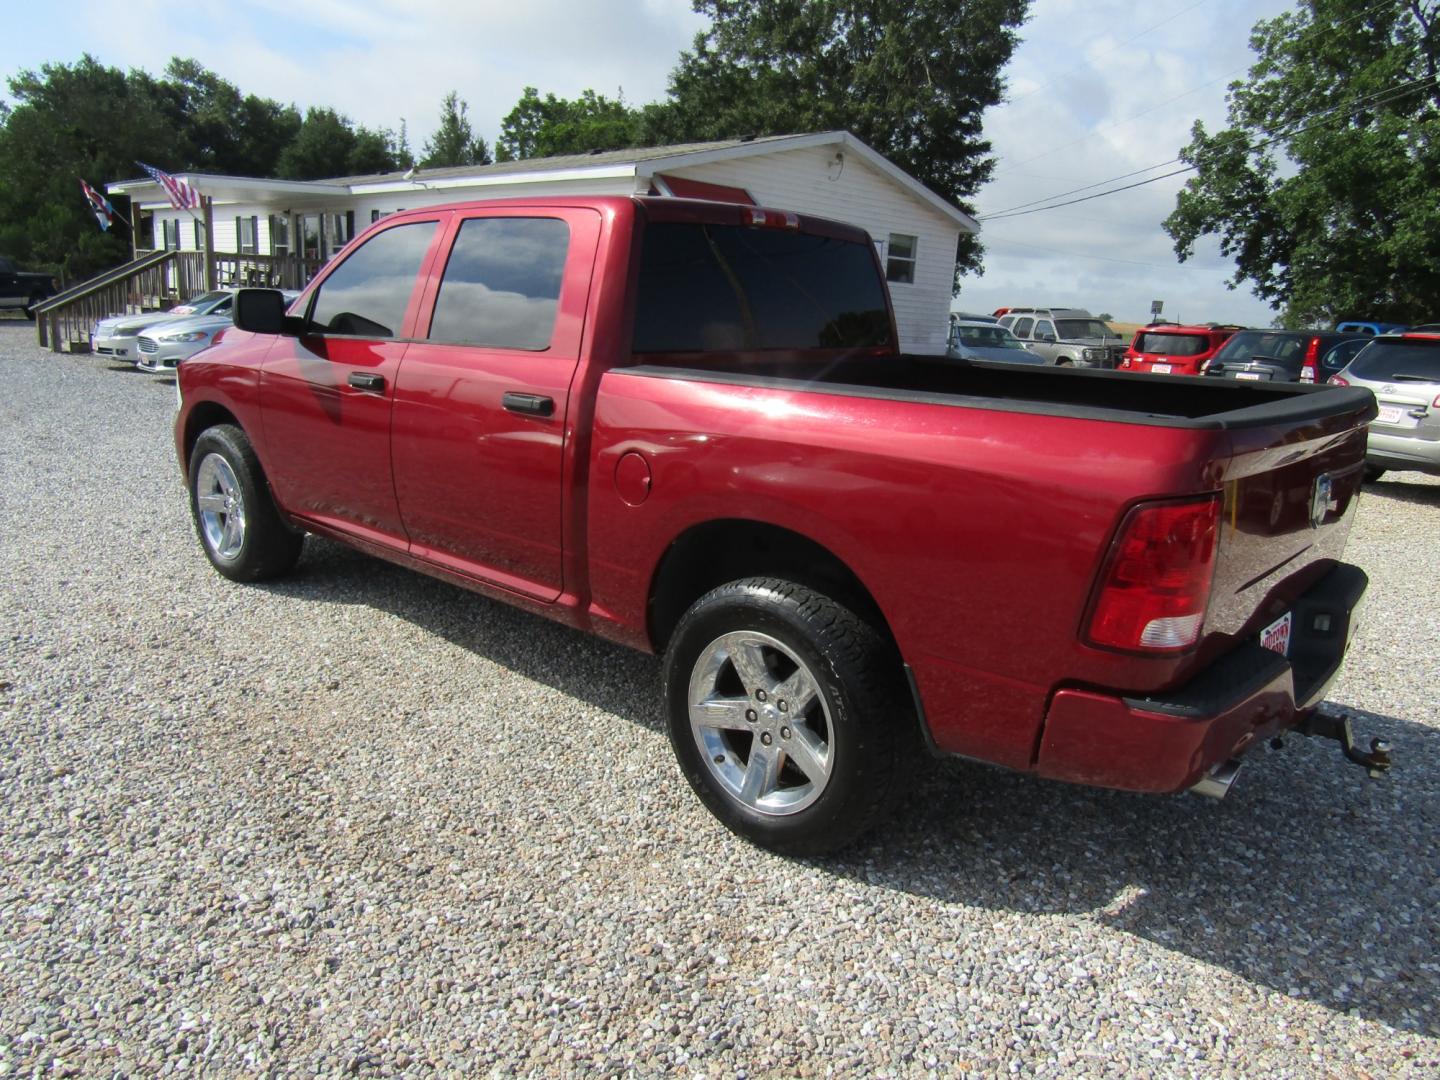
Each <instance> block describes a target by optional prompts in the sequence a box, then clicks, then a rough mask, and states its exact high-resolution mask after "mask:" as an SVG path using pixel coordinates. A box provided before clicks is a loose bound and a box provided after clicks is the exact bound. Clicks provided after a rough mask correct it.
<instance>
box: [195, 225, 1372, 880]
mask: <svg viewBox="0 0 1440 1080" xmlns="http://www.w3.org/2000/svg"><path fill="white" fill-rule="evenodd" d="M234 323H235V327H234V328H233V329H230V330H227V331H226V332H225V333H224V337H223V340H222V341H220V342H219V343H218V344H216V345H214V346H213V347H211V348H209V349H206V350H204V351H202V352H200V353H197V354H196V355H195V356H192V357H190V358H188V359H186V360H185V361H184V362H183V363H182V364H181V365H180V367H179V374H178V380H177V390H178V394H179V398H180V402H179V412H178V415H177V417H176V421H175V443H176V449H177V451H178V454H179V460H180V465H181V467H182V470H183V472H184V475H185V477H186V482H187V484H188V488H189V495H190V502H191V508H192V511H193V515H194V518H195V523H196V526H197V532H198V534H199V539H200V542H201V546H202V548H203V550H204V553H205V555H206V556H207V557H208V558H209V560H210V562H211V563H212V564H213V565H214V567H215V569H216V570H218V571H219V572H220V573H221V574H223V575H225V576H227V577H229V578H232V579H235V580H238V581H255V580H259V579H263V578H269V577H273V576H276V575H279V574H283V573H284V572H286V571H287V570H289V569H290V568H291V567H292V566H293V565H294V563H295V562H296V560H297V558H298V557H299V555H300V552H301V544H302V537H303V534H305V533H314V534H319V535H323V536H327V537H331V538H334V539H337V540H340V541H343V542H345V543H348V544H351V545H354V546H355V547H357V548H360V549H362V550H364V551H366V552H370V553H373V554H374V555H377V556H380V557H382V558H385V559H389V560H392V561H394V562H397V563H401V564H404V565H406V566H410V567H413V568H415V569H418V570H421V571H424V572H425V573H428V574H433V575H436V576H438V577H440V578H443V579H446V580H448V581H451V582H454V583H457V584H459V585H462V586H465V587H466V588H470V589H474V590H476V591H479V592H481V593H483V594H486V595H488V596H491V597H496V598H499V599H501V600H504V601H506V602H509V603H512V604H516V605H519V606H521V607H523V608H525V609H527V610H529V611H532V612H536V613H538V614H541V615H546V616H549V617H551V618H554V619H558V620H560V621H562V622H565V623H567V624H569V625H571V626H574V627H578V628H580V629H582V630H586V631H591V632H594V633H596V634H600V635H603V636H604V637H606V638H610V639H613V640H615V641H618V642H622V643H624V644H626V645H629V646H633V647H635V648H638V649H643V650H649V651H652V652H654V653H656V654H660V655H662V656H663V657H664V698H665V711H666V715H667V717H668V725H669V734H670V740H671V743H672V746H673V748H674V751H675V753H676V755H677V757H678V759H679V761H680V764H681V768H682V769H683V771H684V774H685V776H686V777H687V779H688V780H689V782H690V784H691V785H692V786H693V787H694V789H695V791H696V792H697V794H698V795H699V797H700V798H701V799H702V800H703V802H704V803H705V804H706V806H708V807H709V808H710V810H711V811H712V812H714V813H715V814H716V816H718V817H719V818H720V819H721V820H722V821H723V822H724V823H725V824H726V825H727V826H728V827H730V828H731V829H732V830H734V831H736V832H737V833H739V834H741V835H743V836H746V837H748V838H750V839H752V840H753V841H755V842H757V843H760V844H762V845H765V846H769V847H771V848H774V849H776V850H781V851H785V852H790V853H800V852H816V851H823V850H826V849H830V848H833V847H836V846H839V845H842V844H844V843H846V842H848V841H850V840H852V839H853V838H854V837H855V836H857V835H858V834H859V833H860V832H861V831H863V830H864V829H865V828H866V827H867V826H869V825H870V824H872V823H873V822H874V821H875V820H876V819H877V818H878V816H879V815H880V814H881V813H882V812H883V810H884V809H885V808H886V806H887V805H888V803H889V801H890V797H891V795H892V794H893V793H894V792H895V791H897V790H898V789H899V788H901V787H902V786H904V785H905V783H906V782H907V770H909V769H911V768H913V767H915V765H916V764H917V763H918V761H919V760H920V755H919V753H918V751H920V750H921V749H922V748H924V747H928V748H929V749H930V750H931V751H932V752H936V753H941V754H956V755H964V756H966V757H970V758H979V759H982V760H984V761H988V762H994V763H998V764H1000V765H1003V766H1008V767H1010V768H1012V769H1017V770H1022V771H1025V772H1030V773H1035V774H1038V775H1040V776H1045V777H1053V778H1059V779H1062V780H1068V781H1075V782H1079V783H1083V784H1094V785H1104V786H1108V787H1112V788H1121V789H1127V790H1131V791H1140V792H1156V793H1168V792H1180V791H1185V790H1187V789H1190V788H1195V787H1199V788H1201V789H1203V790H1210V791H1213V790H1215V789H1217V788H1219V789H1221V790H1223V789H1225V788H1226V787H1228V779H1229V777H1230V776H1231V775H1232V772H1231V770H1232V768H1233V767H1232V766H1231V765H1230V764H1229V763H1230V762H1231V760H1232V759H1234V758H1237V757H1238V756H1239V755H1241V754H1242V753H1244V752H1245V751H1246V750H1247V749H1248V748H1250V747H1252V746H1254V745H1256V744H1258V743H1259V742H1260V741H1263V740H1265V739H1268V738H1271V737H1274V736H1276V735H1279V734H1280V733H1282V732H1285V731H1286V730H1287V729H1291V728H1295V727H1297V726H1302V725H1304V724H1305V723H1306V722H1307V719H1308V718H1310V717H1311V715H1312V713H1313V711H1314V710H1315V708H1316V706H1317V705H1318V704H1319V703H1320V701H1321V699H1322V698H1323V696H1324V694H1325V691H1326V688H1327V687H1328V686H1329V685H1330V683H1331V680H1332V679H1333V678H1334V677H1335V675H1336V672H1337V668H1338V666H1339V664H1340V661H1341V657H1342V655H1343V653H1344V651H1345V648H1346V645H1347V643H1348V641H1349V638H1350V635H1351V632H1352V630H1353V628H1354V626H1355V620H1354V612H1355V609H1356V607H1357V605H1358V603H1359V602H1360V599H1361V597H1362V594H1363V593H1364V591H1365V587H1366V578H1365V575H1364V573H1363V572H1362V571H1360V570H1359V569H1357V568H1355V567H1353V566H1350V565H1347V564H1345V563H1344V562H1343V561H1342V560H1341V555H1342V550H1343V548H1344V545H1345V540H1346V535H1347V532H1348V530H1349V527H1350V524H1351V521H1352V518H1353V515H1354V513H1355V507H1356V504H1357V500H1358V498H1359V495H1360V489H1361V479H1362V473H1363V467H1364V456H1365V425H1366V422H1367V421H1368V420H1369V419H1370V418H1371V417H1373V416H1374V415H1375V405H1374V401H1373V398H1372V397H1371V395H1370V394H1369V393H1368V392H1367V391H1364V390H1354V389H1349V388H1343V387H1324V386H1301V385H1297V384H1280V383H1245V382H1235V381H1231V380H1223V381H1222V380H1206V381H1205V382H1203V383H1197V381H1196V380H1194V379H1185V378H1179V377H1172V376H1164V375H1158V376H1157V375H1127V374H1119V373H1114V372H1103V371H1091V370H1081V369H1057V368H1053V367H1039V366H1030V367H1027V366H1021V365H1014V364H1004V363H990V362H983V361H963V360H962V361H957V360H948V359H946V358H944V357H929V356H915V355H905V354H902V353H901V352H900V351H899V349H898V347H897V338H896V333H895V325H894V315H893V312H892V309H891V306H890V300H889V297H888V295H887V293H886V291H885V286H884V276H883V272H882V268H881V267H880V265H879V263H878V261H877V259H876V256H875V253H874V247H873V245H872V244H871V243H870V241H869V238H868V237H867V236H866V235H865V233H864V232H862V231H861V230H859V229H856V228H853V227H850V226H847V225H841V224H837V223H834V222H830V221H824V220H820V219H816V218H810V217H805V216H800V215H797V214H793V213H788V212H783V211H776V210H768V209H759V208H755V207H750V206H735V205H729V204H720V203H708V202H698V201H689V200H683V199H675V198H668V197H664V198H660V197H657V198H650V197H636V198H629V197H593V198H554V199H529V200H515V201H500V202H492V203H470V204H465V205H454V206H446V207H434V208H430V209H425V210H415V211H410V212H406V213H400V214H395V215H392V216H390V217H386V218H384V219H382V220H381V221H380V222H378V223H377V224H375V225H372V226H371V227H370V229H369V230H367V231H366V232H365V233H363V234H362V235H360V236H359V237H357V238H356V239H355V240H354V241H353V242H352V243H351V244H350V245H349V246H348V247H347V248H346V250H345V251H344V252H343V253H341V255H340V256H338V257H337V258H336V259H335V260H334V261H333V262H332V263H331V264H330V265H329V266H327V267H326V268H325V270H324V271H323V272H322V273H321V275H320V276H319V277H317V279H316V280H315V281H314V282H313V283H312V284H311V285H310V286H309V288H308V289H307V290H306V291H305V292H304V293H303V294H302V295H301V297H300V298H299V299H298V300H297V301H295V302H294V303H293V304H291V305H290V306H289V309H288V311H287V310H286V308H285V307H284V302H283V301H282V299H281V297H280V294H279V293H276V292H271V291H267V290H241V291H240V292H239V293H238V294H237V298H236V302H235V309H234ZM403 662H404V661H403V658H398V659H397V663H403ZM576 722H577V723H581V722H582V721H580V720H578V719H577V721H576ZM572 735H573V733H572ZM565 737H569V736H565Z"/></svg>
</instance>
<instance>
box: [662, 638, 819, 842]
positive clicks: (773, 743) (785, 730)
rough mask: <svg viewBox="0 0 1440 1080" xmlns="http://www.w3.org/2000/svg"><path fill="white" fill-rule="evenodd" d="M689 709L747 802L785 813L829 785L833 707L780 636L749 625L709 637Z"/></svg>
mask: <svg viewBox="0 0 1440 1080" xmlns="http://www.w3.org/2000/svg"><path fill="white" fill-rule="evenodd" d="M689 709H690V733H691V735H692V736H693V738H694V740H695V744H696V746H697V748H698V749H699V751H700V755H701V760H702V761H703V762H704V764H705V767H706V769H708V770H709V772H710V774H711V776H712V777H713V778H714V779H715V781H717V782H718V784H719V785H720V787H721V788H722V789H723V790H724V791H725V792H726V793H727V794H728V795H729V796H730V797H731V798H732V799H734V800H735V801H736V802H738V803H739V804H740V805H741V806H744V807H745V808H747V809H749V810H753V811H755V812H757V813H761V814H767V815H771V816H775V817H780V816H784V815H787V814H796V813H799V812H800V811H801V810H804V809H805V808H806V807H808V806H810V804H812V803H813V802H815V800H816V799H818V798H819V797H820V795H821V793H822V792H824V790H825V786H826V785H827V784H828V783H829V781H830V775H831V771H832V768H833V765H834V753H833V731H834V729H833V727H832V724H831V717H830V709H829V706H828V705H827V703H826V701H825V696H824V694H822V693H821V691H820V684H819V682H818V681H817V680H816V678H815V676H814V675H813V674H812V673H811V672H810V669H809V668H808V667H806V665H805V663H804V661H803V660H801V659H800V658H799V657H798V656H797V655H796V654H795V653H794V652H793V651H792V650H791V649H790V648H789V647H788V646H786V645H784V644H783V643H781V642H780V641H778V640H776V639H775V638H773V637H771V636H769V635H768V634H762V633H759V632H758V631H750V630H744V631H736V632H732V633H728V634H723V635H721V636H720V637H718V638H716V639H715V640H714V641H712V642H710V644H709V645H707V646H706V647H705V648H704V649H702V650H701V651H700V655H699V656H698V657H696V659H695V663H694V666H693V667H692V669H691V674H690V687H689Z"/></svg>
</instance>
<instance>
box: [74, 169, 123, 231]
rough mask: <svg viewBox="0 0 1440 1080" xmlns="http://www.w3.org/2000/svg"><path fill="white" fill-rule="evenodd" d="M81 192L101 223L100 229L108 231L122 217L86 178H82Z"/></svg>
mask: <svg viewBox="0 0 1440 1080" xmlns="http://www.w3.org/2000/svg"><path fill="white" fill-rule="evenodd" d="M80 190H81V191H83V192H85V198H86V200H87V201H88V202H89V203H90V209H91V211H92V212H93V213H94V214H95V220H96V221H98V222H99V223H100V228H101V229H103V230H106V231H108V230H109V228H110V226H111V225H113V224H115V219H116V218H117V217H119V216H120V215H119V214H117V213H116V212H115V207H113V206H111V205H110V200H109V199H107V198H105V196H104V195H101V194H100V192H98V191H96V190H95V189H94V188H93V187H91V186H90V185H89V184H87V183H86V182H85V179H84V177H81V178H80Z"/></svg>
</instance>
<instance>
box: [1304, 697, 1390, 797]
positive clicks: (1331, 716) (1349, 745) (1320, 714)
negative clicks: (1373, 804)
mask: <svg viewBox="0 0 1440 1080" xmlns="http://www.w3.org/2000/svg"><path fill="white" fill-rule="evenodd" d="M1350 719H1351V718H1350V714H1349V713H1348V712H1346V711H1345V710H1344V709H1339V708H1335V707H1334V706H1325V705H1321V706H1320V707H1319V708H1318V709H1316V710H1315V711H1314V712H1313V713H1311V714H1310V717H1309V719H1307V720H1306V721H1305V722H1304V723H1303V724H1301V725H1300V727H1299V728H1297V729H1296V730H1298V731H1299V732H1300V734H1301V735H1312V736H1316V737H1318V738H1322V739H1334V740H1335V741H1336V742H1338V743H1339V744H1340V749H1342V750H1344V751H1345V756H1346V757H1347V758H1349V759H1350V760H1351V761H1353V762H1354V763H1355V764H1356V765H1359V766H1360V767H1361V768H1362V769H1364V770H1365V771H1366V772H1368V773H1369V774H1370V775H1371V776H1372V777H1375V778H1377V779H1378V778H1379V777H1382V776H1384V775H1385V774H1386V773H1388V772H1389V771H1390V744H1389V742H1387V741H1386V740H1384V739H1371V740H1370V752H1369V753H1366V752H1365V751H1364V750H1361V749H1360V748H1359V747H1357V746H1356V745H1355V733H1354V731H1353V730H1352V729H1351V727H1350Z"/></svg>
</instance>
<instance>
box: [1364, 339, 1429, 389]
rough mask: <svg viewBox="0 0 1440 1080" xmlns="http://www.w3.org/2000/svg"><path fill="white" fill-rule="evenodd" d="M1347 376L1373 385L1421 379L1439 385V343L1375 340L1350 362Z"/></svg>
mask: <svg viewBox="0 0 1440 1080" xmlns="http://www.w3.org/2000/svg"><path fill="white" fill-rule="evenodd" d="M1350 374H1352V375H1354V376H1355V377H1356V378H1360V379H1373V380H1375V381H1377V382H1385V381H1387V380H1389V379H1404V380H1412V381H1413V380H1417V379H1424V380H1427V381H1429V382H1437V383H1440V341H1436V342H1419V341H1406V340H1405V339H1404V338H1376V339H1375V340H1374V341H1372V342H1370V343H1369V344H1368V345H1366V346H1365V348H1364V350H1363V351H1362V352H1361V353H1360V355H1359V356H1357V357H1355V359H1354V360H1352V361H1351V363H1350Z"/></svg>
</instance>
